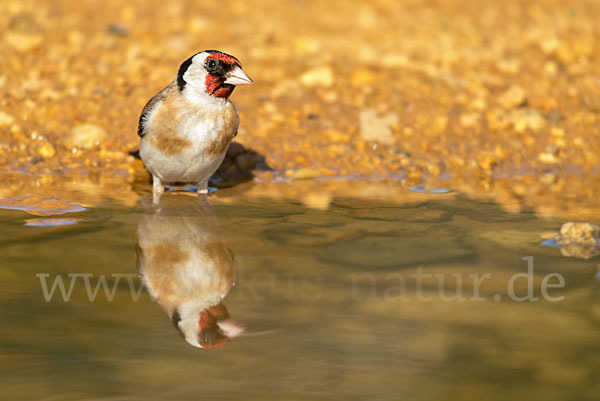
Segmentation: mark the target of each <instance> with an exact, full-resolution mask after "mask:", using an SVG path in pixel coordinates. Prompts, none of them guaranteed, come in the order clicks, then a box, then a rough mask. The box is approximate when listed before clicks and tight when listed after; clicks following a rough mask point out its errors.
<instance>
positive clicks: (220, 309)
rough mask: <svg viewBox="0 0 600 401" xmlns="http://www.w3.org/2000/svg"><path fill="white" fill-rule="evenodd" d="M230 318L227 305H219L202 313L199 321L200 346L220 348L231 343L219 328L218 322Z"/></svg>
mask: <svg viewBox="0 0 600 401" xmlns="http://www.w3.org/2000/svg"><path fill="white" fill-rule="evenodd" d="M228 317H229V312H228V311H227V308H225V305H222V304H219V305H216V306H213V307H210V308H208V309H205V310H203V311H202V312H201V313H200V319H199V321H198V326H199V329H200V331H199V333H198V344H199V345H200V346H201V347H202V348H220V347H222V346H224V345H225V344H227V343H228V342H229V341H231V338H229V337H228V336H227V334H226V333H224V332H223V330H222V329H221V328H220V327H219V325H218V322H219V321H221V320H225V319H227V318H228Z"/></svg>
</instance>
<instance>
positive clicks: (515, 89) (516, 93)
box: [498, 86, 527, 110]
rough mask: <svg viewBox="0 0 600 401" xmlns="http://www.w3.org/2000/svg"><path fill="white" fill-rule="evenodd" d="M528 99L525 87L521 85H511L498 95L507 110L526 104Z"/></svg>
mask: <svg viewBox="0 0 600 401" xmlns="http://www.w3.org/2000/svg"><path fill="white" fill-rule="evenodd" d="M526 101H527V95H526V94H525V89H523V88H522V87H520V86H511V87H510V88H508V90H506V91H505V92H503V93H501V94H500V95H499V96H498V103H499V104H500V106H502V107H503V108H504V109H506V110H510V109H514V108H516V107H520V106H522V105H524V104H525V103H526Z"/></svg>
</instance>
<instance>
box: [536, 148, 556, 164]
mask: <svg viewBox="0 0 600 401" xmlns="http://www.w3.org/2000/svg"><path fill="white" fill-rule="evenodd" d="M558 153H559V150H558V148H557V147H556V146H552V145H551V146H547V147H546V149H544V151H543V152H542V153H540V155H539V156H538V160H539V161H540V162H542V163H544V164H559V163H560V159H559V158H558Z"/></svg>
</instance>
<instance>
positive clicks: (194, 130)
mask: <svg viewBox="0 0 600 401" xmlns="http://www.w3.org/2000/svg"><path fill="white" fill-rule="evenodd" d="M253 83H254V82H253V81H252V79H250V77H248V75H246V73H244V71H242V67H241V64H240V62H239V60H238V59H237V58H235V57H233V56H231V55H229V54H225V53H223V52H220V51H217V50H204V51H202V52H200V53H197V54H195V55H193V56H192V57H190V58H189V59H187V60H185V61H184V62H183V63H182V64H181V66H180V67H179V71H178V72H177V76H176V77H175V79H174V80H173V81H172V82H171V83H170V84H169V85H168V86H167V87H166V88H164V89H163V90H161V91H160V92H158V93H157V94H156V95H154V96H153V97H152V98H151V99H150V100H149V101H148V103H147V104H146V106H144V109H143V110H142V114H141V116H140V120H139V124H138V135H139V136H140V138H141V139H140V157H141V159H142V161H143V162H144V165H145V166H146V168H147V169H148V171H149V172H150V173H151V174H152V182H153V185H152V193H153V195H154V199H155V201H156V199H157V198H159V197H160V195H161V194H162V193H163V192H164V185H165V184H169V183H191V184H195V185H197V186H198V189H197V191H198V193H203V194H206V193H208V179H209V178H210V176H211V175H212V174H213V173H214V172H215V171H216V170H217V168H218V167H219V165H220V164H221V162H222V161H223V158H224V157H225V152H226V151H227V148H228V147H229V144H230V143H231V140H232V139H233V138H234V137H235V136H236V134H237V131H238V126H239V123H240V118H239V114H238V112H237V110H236V108H235V106H234V104H233V103H232V102H231V101H230V100H229V96H230V95H231V93H232V92H233V90H234V88H235V87H236V85H245V84H253Z"/></svg>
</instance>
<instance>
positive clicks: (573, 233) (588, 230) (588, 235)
mask: <svg viewBox="0 0 600 401" xmlns="http://www.w3.org/2000/svg"><path fill="white" fill-rule="evenodd" d="M559 242H560V243H561V244H582V245H600V226H597V225H596V224H591V223H574V222H569V223H565V224H563V225H562V227H561V228H560V240H559Z"/></svg>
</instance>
